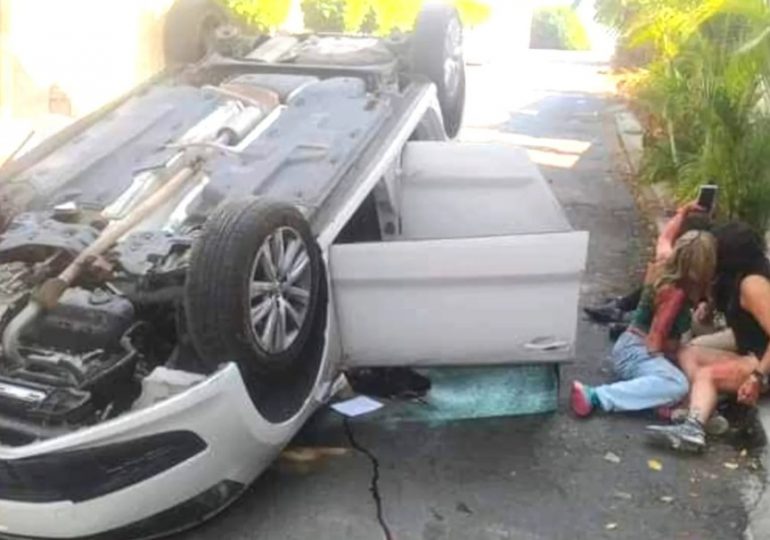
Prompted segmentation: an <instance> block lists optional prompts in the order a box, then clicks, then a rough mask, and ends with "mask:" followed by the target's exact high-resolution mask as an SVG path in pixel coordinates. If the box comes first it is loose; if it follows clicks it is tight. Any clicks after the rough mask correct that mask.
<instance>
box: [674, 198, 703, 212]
mask: <svg viewBox="0 0 770 540" xmlns="http://www.w3.org/2000/svg"><path fill="white" fill-rule="evenodd" d="M678 211H679V212H683V213H685V214H689V213H690V212H705V211H706V209H705V208H703V207H702V206H700V205H699V204H698V201H690V202H688V203H687V204H685V205H683V206H680V207H679V210H678Z"/></svg>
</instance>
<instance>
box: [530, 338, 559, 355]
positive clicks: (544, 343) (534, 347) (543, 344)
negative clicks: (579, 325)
mask: <svg viewBox="0 0 770 540" xmlns="http://www.w3.org/2000/svg"><path fill="white" fill-rule="evenodd" d="M568 347H569V343H568V342H567V341H565V340H563V339H559V338H555V337H551V336H545V337H537V338H535V339H533V340H532V341H529V342H528V343H525V344H524V348H525V349H528V350H530V351H542V352H547V351H556V350H560V349H566V348H568Z"/></svg>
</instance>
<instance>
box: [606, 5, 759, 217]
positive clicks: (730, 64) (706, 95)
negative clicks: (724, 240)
mask: <svg viewBox="0 0 770 540" xmlns="http://www.w3.org/2000/svg"><path fill="white" fill-rule="evenodd" d="M597 10H598V12H597V18H598V19H599V20H600V22H603V23H605V24H608V25H610V26H611V27H612V28H613V29H615V31H616V32H617V33H618V35H619V37H620V38H621V42H622V43H624V44H625V45H627V46H629V47H631V48H633V47H646V48H647V49H648V50H650V51H651V53H652V54H651V60H650V62H649V64H648V65H647V66H646V67H645V68H643V69H642V70H640V72H639V73H640V76H639V77H638V79H637V81H635V83H636V84H635V90H634V94H633V95H634V97H635V99H636V102H637V104H638V105H639V106H640V107H641V108H642V109H643V110H644V112H645V113H646V114H647V115H648V116H649V118H650V120H649V122H647V126H646V133H645V154H644V157H643V161H642V175H643V177H644V178H645V179H646V180H649V181H652V182H659V181H666V182H668V183H670V184H671V185H672V187H673V188H674V191H675V193H676V194H677V195H678V196H679V197H680V198H681V199H687V198H691V197H693V196H694V195H695V193H696V192H697V190H698V186H700V185H701V184H703V183H710V182H716V183H717V184H719V185H720V188H721V189H720V212H721V215H722V216H723V217H725V218H741V219H744V220H746V221H748V222H749V223H751V224H753V225H754V226H755V227H757V228H758V229H765V228H766V227H767V226H768V224H769V223H770V151H768V149H770V114H768V107H767V106H766V104H767V95H768V92H767V89H768V88H770V84H768V83H770V8H768V5H767V3H766V2H765V0H597Z"/></svg>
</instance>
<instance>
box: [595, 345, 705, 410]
mask: <svg viewBox="0 0 770 540" xmlns="http://www.w3.org/2000/svg"><path fill="white" fill-rule="evenodd" d="M612 361H613V363H614V367H615V373H616V374H617V376H618V378H619V379H621V380H620V381H619V382H616V383H613V384H605V385H602V386H597V387H596V388H595V390H596V395H597V396H598V398H599V402H600V403H601V406H602V409H604V410H605V411H640V410H643V409H652V408H654V407H660V406H663V405H674V404H676V403H677V402H679V401H680V400H681V399H682V398H683V397H685V396H686V395H687V392H688V390H689V388H690V385H689V383H688V381H687V377H685V375H684V373H682V372H681V370H679V368H677V367H676V366H675V365H674V364H672V363H671V362H669V361H668V360H667V359H666V358H665V357H664V356H663V355H660V354H656V355H653V354H651V353H650V351H648V350H647V345H646V344H645V342H644V338H642V337H640V336H638V335H636V334H633V333H631V332H625V333H624V334H623V335H621V336H620V337H619V338H618V341H617V342H616V343H615V347H613V349H612Z"/></svg>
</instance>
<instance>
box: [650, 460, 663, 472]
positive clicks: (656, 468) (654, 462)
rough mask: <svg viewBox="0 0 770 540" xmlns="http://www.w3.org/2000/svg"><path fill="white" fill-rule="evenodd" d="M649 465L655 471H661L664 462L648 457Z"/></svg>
mask: <svg viewBox="0 0 770 540" xmlns="http://www.w3.org/2000/svg"><path fill="white" fill-rule="evenodd" d="M647 466H648V467H649V468H650V469H651V470H653V471H657V472H660V471H662V470H663V464H662V463H661V462H660V461H658V460H657V459H648V460H647Z"/></svg>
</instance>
